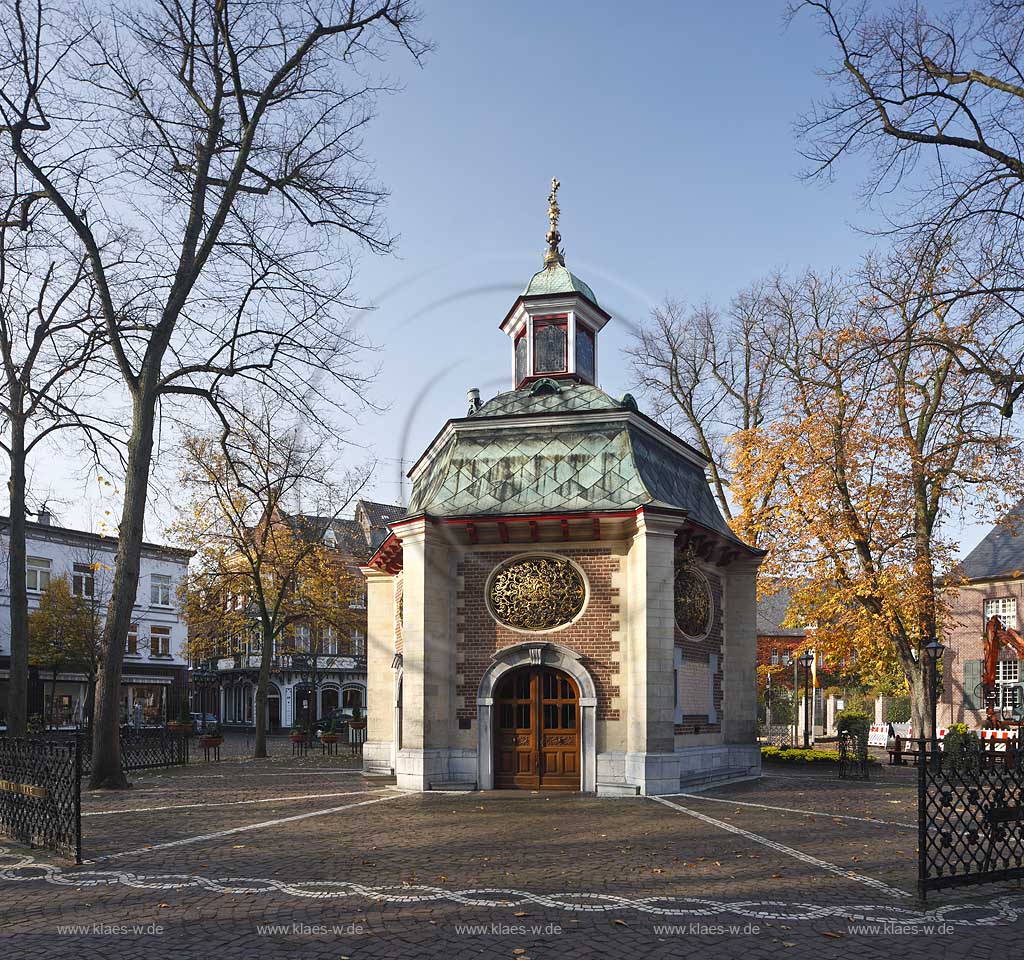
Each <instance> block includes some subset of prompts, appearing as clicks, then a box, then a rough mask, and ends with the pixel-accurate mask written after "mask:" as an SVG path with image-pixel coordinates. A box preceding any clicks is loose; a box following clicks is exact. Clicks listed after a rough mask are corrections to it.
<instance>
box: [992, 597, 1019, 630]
mask: <svg viewBox="0 0 1024 960" xmlns="http://www.w3.org/2000/svg"><path fill="white" fill-rule="evenodd" d="M984 615H985V623H986V625H987V624H988V622H989V620H991V619H992V618H993V617H999V622H1000V623H1001V624H1002V625H1003V626H1004V627H1006V628H1007V629H1009V630H1016V629H1017V598H1016V597H995V598H993V599H991V600H986V601H985V608H984Z"/></svg>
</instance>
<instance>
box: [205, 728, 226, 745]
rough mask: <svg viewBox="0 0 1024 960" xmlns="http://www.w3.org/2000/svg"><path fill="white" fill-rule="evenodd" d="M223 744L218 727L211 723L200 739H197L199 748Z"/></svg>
mask: <svg viewBox="0 0 1024 960" xmlns="http://www.w3.org/2000/svg"><path fill="white" fill-rule="evenodd" d="M223 742H224V735H223V734H222V733H221V732H220V727H219V726H218V725H217V724H215V723H211V724H210V725H209V726H208V727H207V728H206V729H205V730H204V731H203V735H202V737H200V739H199V746H201V747H219V746H220V745H221V744H222V743H223Z"/></svg>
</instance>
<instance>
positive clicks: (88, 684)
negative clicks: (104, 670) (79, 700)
mask: <svg viewBox="0 0 1024 960" xmlns="http://www.w3.org/2000/svg"><path fill="white" fill-rule="evenodd" d="M84 709H85V716H84V717H83V718H82V719H83V720H85V730H86V736H88V737H89V740H90V741H91V740H92V731H93V723H92V715H93V712H94V711H95V709H96V671H95V670H93V671H91V672H90V673H89V675H88V676H87V677H86V679H85V705H84Z"/></svg>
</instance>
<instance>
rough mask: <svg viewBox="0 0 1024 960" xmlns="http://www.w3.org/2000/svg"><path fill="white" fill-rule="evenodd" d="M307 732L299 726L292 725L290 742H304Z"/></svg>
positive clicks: (306, 738)
mask: <svg viewBox="0 0 1024 960" xmlns="http://www.w3.org/2000/svg"><path fill="white" fill-rule="evenodd" d="M308 739H309V734H308V733H306V731H305V730H304V729H303V728H302V727H301V726H296V727H292V743H305V742H306V741H307V740H308Z"/></svg>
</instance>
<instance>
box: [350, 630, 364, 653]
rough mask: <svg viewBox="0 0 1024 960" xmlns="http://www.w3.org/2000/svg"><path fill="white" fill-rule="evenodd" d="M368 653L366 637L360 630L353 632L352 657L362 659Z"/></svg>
mask: <svg viewBox="0 0 1024 960" xmlns="http://www.w3.org/2000/svg"><path fill="white" fill-rule="evenodd" d="M365 653H366V637H364V636H363V635H362V634H361V633H360V632H359V631H358V630H353V631H352V656H353V657H361V656H363V655H364V654H365Z"/></svg>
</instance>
